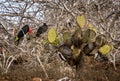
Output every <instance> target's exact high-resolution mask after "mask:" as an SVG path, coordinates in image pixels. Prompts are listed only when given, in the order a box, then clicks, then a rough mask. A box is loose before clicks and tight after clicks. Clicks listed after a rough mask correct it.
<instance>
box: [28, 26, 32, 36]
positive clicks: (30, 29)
mask: <svg viewBox="0 0 120 81" xmlns="http://www.w3.org/2000/svg"><path fill="white" fill-rule="evenodd" d="M28 33H29V35H32V28H31V27H29V32H28Z"/></svg>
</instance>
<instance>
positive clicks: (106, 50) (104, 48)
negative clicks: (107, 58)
mask: <svg viewBox="0 0 120 81" xmlns="http://www.w3.org/2000/svg"><path fill="white" fill-rule="evenodd" d="M111 50H112V45H108V44H106V45H103V46H102V47H100V48H99V52H100V53H101V54H103V55H106V54H108V53H110V51H111Z"/></svg>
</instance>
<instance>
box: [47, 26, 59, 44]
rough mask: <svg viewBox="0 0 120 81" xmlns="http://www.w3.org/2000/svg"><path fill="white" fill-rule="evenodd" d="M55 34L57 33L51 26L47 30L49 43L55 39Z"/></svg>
mask: <svg viewBox="0 0 120 81" xmlns="http://www.w3.org/2000/svg"><path fill="white" fill-rule="evenodd" d="M56 36H57V34H56V31H55V29H54V28H51V29H50V30H49V32H48V41H49V42H50V43H53V42H54V41H55V39H56Z"/></svg>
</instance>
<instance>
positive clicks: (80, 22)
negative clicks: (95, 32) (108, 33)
mask: <svg viewBox="0 0 120 81" xmlns="http://www.w3.org/2000/svg"><path fill="white" fill-rule="evenodd" d="M77 23H78V25H79V26H80V28H83V27H84V26H85V24H86V18H85V16H84V15H81V16H77Z"/></svg>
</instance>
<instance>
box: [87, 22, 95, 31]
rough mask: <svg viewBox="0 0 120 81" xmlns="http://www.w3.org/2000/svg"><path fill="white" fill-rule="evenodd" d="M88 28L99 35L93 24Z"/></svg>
mask: <svg viewBox="0 0 120 81" xmlns="http://www.w3.org/2000/svg"><path fill="white" fill-rule="evenodd" d="M88 28H89V29H91V30H93V31H95V32H96V33H97V29H96V28H95V27H94V25H93V24H92V23H89V24H88Z"/></svg>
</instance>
